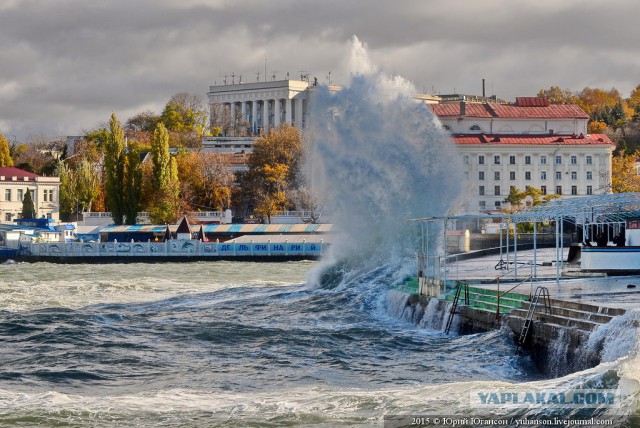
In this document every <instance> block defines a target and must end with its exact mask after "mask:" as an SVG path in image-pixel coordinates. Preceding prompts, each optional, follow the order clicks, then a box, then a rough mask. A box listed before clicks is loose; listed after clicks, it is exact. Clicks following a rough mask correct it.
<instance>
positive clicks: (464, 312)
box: [400, 248, 640, 376]
mask: <svg viewBox="0 0 640 428" xmlns="http://www.w3.org/2000/svg"><path fill="white" fill-rule="evenodd" d="M568 254H569V249H568V248H565V249H563V250H560V251H559V252H557V250H556V249H553V248H545V249H538V250H537V254H536V256H535V258H534V252H533V251H527V250H524V251H519V252H518V265H519V269H518V270H517V272H516V270H515V269H514V264H513V262H512V263H510V264H505V263H501V262H500V261H501V260H502V259H501V258H500V256H499V255H498V254H494V255H484V256H480V257H477V258H466V259H465V260H456V258H455V256H453V257H450V258H449V260H448V262H447V265H446V267H444V269H443V273H444V274H446V279H442V277H441V278H440V281H439V283H438V284H437V286H433V285H432V286H430V287H425V286H422V287H420V286H419V285H418V282H419V281H418V278H412V279H407V280H406V281H405V286H404V287H400V291H403V292H405V293H407V294H409V296H408V297H407V299H406V306H407V310H408V311H409V315H408V316H405V318H410V319H411V320H412V321H413V322H414V323H416V324H421V325H426V326H428V327H430V328H433V329H436V330H439V331H442V332H443V333H447V334H460V335H465V334H475V333H479V332H485V331H490V330H498V329H503V328H505V329H506V331H508V332H510V334H511V335H512V337H513V341H514V345H516V347H517V349H519V350H522V351H524V352H527V353H529V354H530V355H531V357H532V360H533V362H534V364H535V365H536V367H538V369H539V370H540V372H542V373H545V374H547V375H551V376H563V375H565V374H568V373H571V372H574V371H578V370H584V369H586V368H589V367H593V366H595V365H597V364H598V363H599V362H600V351H601V350H602V347H603V346H604V345H603V341H602V338H604V336H605V335H604V334H599V335H598V337H599V338H600V339H599V340H593V339H592V340H590V338H591V336H592V335H593V334H594V333H595V332H596V331H598V330H599V329H603V328H607V327H606V325H607V324H608V323H609V322H611V321H612V320H613V319H615V318H616V317H620V316H623V315H625V314H626V312H628V311H632V310H635V309H639V308H640V276H637V275H633V276H607V275H606V274H604V273H588V272H583V271H581V270H580V268H579V265H578V264H568V263H566V261H563V260H566V258H567V256H568ZM558 256H560V257H558ZM467 257H468V255H467ZM534 260H536V263H537V265H536V266H535V268H536V273H535V275H534V274H533V272H534V270H533V267H534V266H533V264H534ZM503 261H504V260H503ZM558 264H561V265H562V270H561V275H560V276H557V272H558ZM456 296H457V297H456ZM621 325H623V327H622V328H623V329H624V328H627V329H633V328H635V327H634V324H633V322H631V324H629V325H628V326H627V327H624V325H626V324H624V323H621Z"/></svg>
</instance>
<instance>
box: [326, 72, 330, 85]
mask: <svg viewBox="0 0 640 428" xmlns="http://www.w3.org/2000/svg"><path fill="white" fill-rule="evenodd" d="M327 79H329V85H331V72H329V76H328V77H327Z"/></svg>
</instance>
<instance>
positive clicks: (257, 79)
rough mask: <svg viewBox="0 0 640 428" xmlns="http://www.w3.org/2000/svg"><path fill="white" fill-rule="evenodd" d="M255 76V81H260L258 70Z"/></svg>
mask: <svg viewBox="0 0 640 428" xmlns="http://www.w3.org/2000/svg"><path fill="white" fill-rule="evenodd" d="M256 76H257V77H256V82H259V81H260V72H259V71H258V72H257V73H256Z"/></svg>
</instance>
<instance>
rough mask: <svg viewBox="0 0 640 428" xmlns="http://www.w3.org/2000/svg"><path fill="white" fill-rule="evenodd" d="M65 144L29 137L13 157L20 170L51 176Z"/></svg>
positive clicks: (38, 137)
mask: <svg viewBox="0 0 640 428" xmlns="http://www.w3.org/2000/svg"><path fill="white" fill-rule="evenodd" d="M65 146H66V142H64V141H62V140H61V139H54V140H51V139H49V138H48V137H46V136H44V135H31V136H29V138H28V139H27V143H26V144H21V145H19V146H18V147H17V148H16V150H15V155H14V157H13V160H14V163H15V164H16V165H17V166H18V168H20V169H24V170H25V171H30V172H34V173H36V174H42V175H53V174H54V173H55V170H56V167H57V165H58V160H59V158H60V156H61V154H62V153H63V148H64V147H65Z"/></svg>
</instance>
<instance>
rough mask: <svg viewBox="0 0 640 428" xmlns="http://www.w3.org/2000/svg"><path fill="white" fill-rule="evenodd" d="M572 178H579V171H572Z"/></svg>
mask: <svg viewBox="0 0 640 428" xmlns="http://www.w3.org/2000/svg"><path fill="white" fill-rule="evenodd" d="M571 179H572V180H577V179H578V173H577V172H575V171H571Z"/></svg>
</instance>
